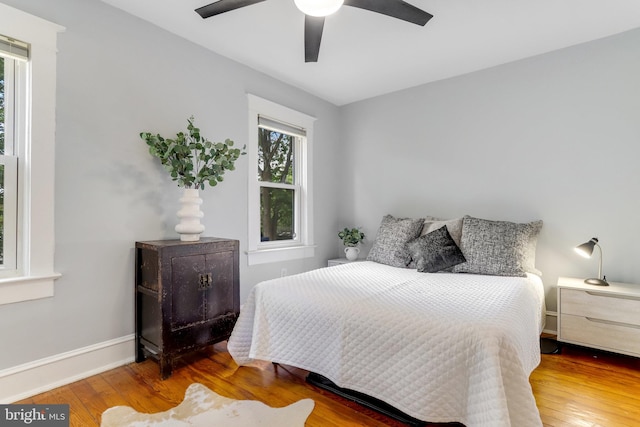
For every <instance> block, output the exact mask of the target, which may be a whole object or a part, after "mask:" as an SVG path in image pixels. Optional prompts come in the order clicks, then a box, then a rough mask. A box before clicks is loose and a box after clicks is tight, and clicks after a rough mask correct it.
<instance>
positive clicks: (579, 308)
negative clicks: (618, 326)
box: [560, 288, 640, 326]
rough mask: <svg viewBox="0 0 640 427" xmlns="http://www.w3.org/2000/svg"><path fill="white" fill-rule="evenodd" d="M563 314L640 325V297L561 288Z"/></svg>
mask: <svg viewBox="0 0 640 427" xmlns="http://www.w3.org/2000/svg"><path fill="white" fill-rule="evenodd" d="M560 304H561V312H562V314H572V315H575V316H583V317H589V318H593V319H598V320H606V321H611V322H618V323H625V324H630V325H637V326H640V299H636V298H632V297H628V296H619V295H611V294H605V293H599V292H598V291H591V290H579V289H567V288H563V289H560Z"/></svg>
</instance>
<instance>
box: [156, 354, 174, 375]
mask: <svg viewBox="0 0 640 427" xmlns="http://www.w3.org/2000/svg"><path fill="white" fill-rule="evenodd" d="M159 362H160V377H161V378H162V379H163V380H166V379H167V378H169V377H170V376H171V371H172V369H173V366H172V360H171V357H170V356H160V360H159Z"/></svg>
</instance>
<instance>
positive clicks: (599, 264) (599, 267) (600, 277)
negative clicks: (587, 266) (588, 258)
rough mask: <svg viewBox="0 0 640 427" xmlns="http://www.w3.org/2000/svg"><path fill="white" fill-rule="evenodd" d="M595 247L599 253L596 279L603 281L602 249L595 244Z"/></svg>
mask: <svg viewBox="0 0 640 427" xmlns="http://www.w3.org/2000/svg"><path fill="white" fill-rule="evenodd" d="M596 247H597V248H598V251H599V252H600V262H599V263H598V279H603V276H602V248H601V247H600V245H599V244H597V243H596Z"/></svg>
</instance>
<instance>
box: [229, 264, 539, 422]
mask: <svg viewBox="0 0 640 427" xmlns="http://www.w3.org/2000/svg"><path fill="white" fill-rule="evenodd" d="M543 312H544V292H543V287H542V281H541V280H540V278H539V277H537V276H534V275H530V276H529V277H527V278H518V277H496V276H481V275H471V274H448V273H436V274H428V273H418V272H416V270H410V269H400V268H395V267H389V266H386V265H382V264H378V263H374V262H369V261H364V262H357V263H350V264H345V265H340V266H335V267H328V268H322V269H318V270H314V271H310V272H307V273H303V274H299V275H295V276H289V277H284V278H281V279H275V280H269V281H265V282H262V283H260V284H258V285H256V286H255V287H254V289H253V290H252V292H251V294H250V296H249V297H248V299H247V301H246V303H245V304H244V306H243V307H242V309H241V312H240V317H239V319H238V322H237V324H236V326H235V329H234V331H233V333H232V335H231V338H230V339H229V343H228V349H229V352H230V353H231V355H232V357H233V358H234V360H235V361H236V362H237V363H238V364H239V365H247V364H250V363H251V362H252V361H254V360H266V361H272V362H278V363H282V364H286V365H291V366H296V367H299V368H302V369H305V370H309V371H313V372H316V373H318V374H320V375H323V376H325V377H327V378H329V379H330V380H331V381H333V382H334V383H336V384H337V385H338V386H340V387H343V388H348V389H352V390H356V391H359V392H362V393H366V394H368V395H370V396H373V397H376V398H378V399H380V400H383V401H385V402H387V403H389V404H390V405H393V406H394V407H396V408H398V409H400V410H401V411H403V412H405V413H407V414H409V415H411V416H413V417H415V418H418V419H421V420H425V421H430V422H449V421H458V422H461V423H463V424H465V425H466V426H467V427H476V426H486V427H499V426H513V427H526V426H541V425H542V423H541V421H540V415H539V412H538V409H537V407H536V403H535V399H534V396H533V393H532V391H531V386H530V384H529V380H528V379H529V375H530V374H531V372H532V371H533V369H535V367H536V366H538V364H539V362H540V347H539V333H540V330H541V324H542V323H541V322H542V316H541V314H542V313H543Z"/></svg>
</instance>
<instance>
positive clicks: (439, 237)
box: [407, 225, 466, 273]
mask: <svg viewBox="0 0 640 427" xmlns="http://www.w3.org/2000/svg"><path fill="white" fill-rule="evenodd" d="M407 247H408V248H409V252H410V253H411V258H413V260H414V261H415V263H416V268H417V269H418V271H419V272H421V273H424V272H427V273H435V272H438V271H441V270H444V269H445V268H449V267H453V266H454V265H458V264H460V263H463V262H465V261H466V260H465V258H464V255H463V254H462V251H461V250H460V248H459V247H458V245H456V242H455V241H454V240H453V238H452V237H451V234H449V231H448V230H447V227H446V226H445V225H443V226H441V227H440V228H438V229H437V230H435V231H432V232H430V233H427V234H423V235H422V236H420V237H418V238H417V239H414V240H412V241H410V242H409V243H408V244H407Z"/></svg>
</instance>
